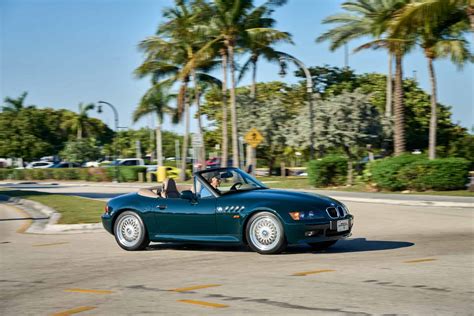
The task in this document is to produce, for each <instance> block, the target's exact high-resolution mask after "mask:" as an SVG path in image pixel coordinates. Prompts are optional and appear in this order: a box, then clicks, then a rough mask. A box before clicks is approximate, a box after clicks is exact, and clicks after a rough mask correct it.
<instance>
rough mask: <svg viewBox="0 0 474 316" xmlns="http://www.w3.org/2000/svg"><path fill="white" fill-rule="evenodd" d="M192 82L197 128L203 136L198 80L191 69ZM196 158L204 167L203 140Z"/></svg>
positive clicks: (204, 152) (203, 167)
mask: <svg viewBox="0 0 474 316" xmlns="http://www.w3.org/2000/svg"><path fill="white" fill-rule="evenodd" d="M192 76H193V84H194V98H195V99H196V100H195V101H196V109H197V121H198V130H199V134H200V135H201V137H204V132H203V129H202V117H201V100H200V98H201V95H200V92H199V86H198V81H197V78H196V70H195V69H193V70H192ZM198 160H199V163H200V164H201V169H206V148H205V146H204V141H203V142H202V147H201V148H199V152H198Z"/></svg>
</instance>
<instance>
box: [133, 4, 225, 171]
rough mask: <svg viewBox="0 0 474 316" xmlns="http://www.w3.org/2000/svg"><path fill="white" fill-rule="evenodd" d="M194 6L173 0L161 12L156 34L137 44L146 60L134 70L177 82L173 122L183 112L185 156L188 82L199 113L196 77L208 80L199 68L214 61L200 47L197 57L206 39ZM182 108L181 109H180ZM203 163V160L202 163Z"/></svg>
mask: <svg viewBox="0 0 474 316" xmlns="http://www.w3.org/2000/svg"><path fill="white" fill-rule="evenodd" d="M193 9H194V5H190V4H189V3H188V1H183V0H176V1H175V7H172V8H168V9H166V10H165V11H164V13H163V16H164V17H165V18H166V21H165V22H164V23H162V24H161V25H160V26H159V28H158V31H157V34H156V35H155V36H151V37H149V38H147V39H146V40H144V41H142V42H141V43H140V47H141V49H143V50H144V51H145V52H146V53H147V59H146V60H145V62H144V63H143V64H142V65H141V66H140V67H139V68H138V69H137V70H136V73H137V74H138V75H139V76H145V75H148V74H151V75H152V80H153V81H154V82H155V83H156V82H157V81H158V80H159V79H161V78H166V79H168V80H169V81H170V82H180V87H179V92H178V96H177V112H176V115H175V122H177V121H179V120H180V119H181V118H182V116H183V115H184V120H185V135H184V140H183V146H182V156H183V157H186V156H187V151H188V138H189V129H190V127H189V125H190V113H189V105H190V100H192V98H191V96H190V95H189V93H188V84H189V82H190V81H191V80H192V82H193V84H194V90H193V91H194V101H195V102H196V106H197V108H198V113H200V91H199V84H198V80H199V79H200V80H209V81H213V82H215V81H216V80H213V79H211V78H212V77H211V76H209V75H207V76H206V74H203V73H199V71H200V70H203V71H208V70H210V69H212V68H213V66H214V65H215V62H214V61H213V60H212V58H211V56H210V55H209V54H208V52H207V50H203V51H202V52H201V54H200V55H199V56H197V55H196V54H195V52H196V51H197V50H198V49H200V48H201V47H202V46H206V44H205V43H206V39H205V38H204V37H203V34H202V32H201V31H200V29H199V27H196V26H195V25H198V24H199V21H200V19H201V14H200V13H201V11H193ZM183 108H184V110H183ZM198 125H199V128H200V132H201V133H202V122H201V116H200V115H198ZM200 160H201V161H203V160H205V150H204V148H203V149H202V151H201V152H200ZM203 165H204V163H203ZM181 169H182V173H181V180H184V178H185V176H186V173H185V169H186V160H185V159H184V158H183V160H182V168H181Z"/></svg>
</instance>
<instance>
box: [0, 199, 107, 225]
mask: <svg viewBox="0 0 474 316" xmlns="http://www.w3.org/2000/svg"><path fill="white" fill-rule="evenodd" d="M0 200H2V201H6V202H7V203H10V204H13V205H14V206H15V207H18V208H20V209H22V210H24V211H25V212H27V213H28V214H29V215H30V216H31V217H32V218H41V219H36V220H33V221H32V224H31V225H30V227H28V228H27V229H26V231H25V233H29V234H63V233H66V234H67V233H87V232H94V231H99V230H102V224H101V223H94V224H69V225H65V224H57V222H58V221H59V218H60V217H61V214H60V213H58V212H56V210H54V209H53V208H51V207H49V206H46V205H44V204H41V203H39V202H35V201H31V200H26V199H21V198H18V197H10V196H7V195H0ZM45 217H46V218H45Z"/></svg>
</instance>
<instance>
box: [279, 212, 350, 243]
mask: <svg viewBox="0 0 474 316" xmlns="http://www.w3.org/2000/svg"><path fill="white" fill-rule="evenodd" d="M344 219H348V220H349V229H348V230H345V231H341V232H338V231H337V228H336V227H337V221H338V220H344ZM353 225H354V217H353V216H352V215H347V216H345V217H343V218H340V219H337V220H336V219H335V220H327V221H326V222H322V223H305V222H303V221H302V222H296V223H291V224H287V225H286V231H285V233H286V239H287V241H288V243H290V244H302V243H312V242H321V241H329V240H338V239H344V238H347V237H349V236H350V235H351V234H352V233H351V232H352V226H353Z"/></svg>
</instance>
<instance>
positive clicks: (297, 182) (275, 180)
mask: <svg viewBox="0 0 474 316" xmlns="http://www.w3.org/2000/svg"><path fill="white" fill-rule="evenodd" d="M258 180H260V181H261V182H263V183H264V184H265V185H266V186H268V187H270V188H272V189H306V190H332V191H345V192H374V191H371V190H368V189H367V187H366V185H365V184H364V183H359V184H355V185H353V186H351V187H346V186H343V187H329V188H315V187H313V186H311V185H310V184H309V183H308V178H306V177H286V178H282V177H258ZM378 193H381V194H384V193H391V194H415V195H440V196H465V197H474V192H469V191H467V190H455V191H426V192H416V191H411V192H409V193H402V192H389V191H382V192H378Z"/></svg>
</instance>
